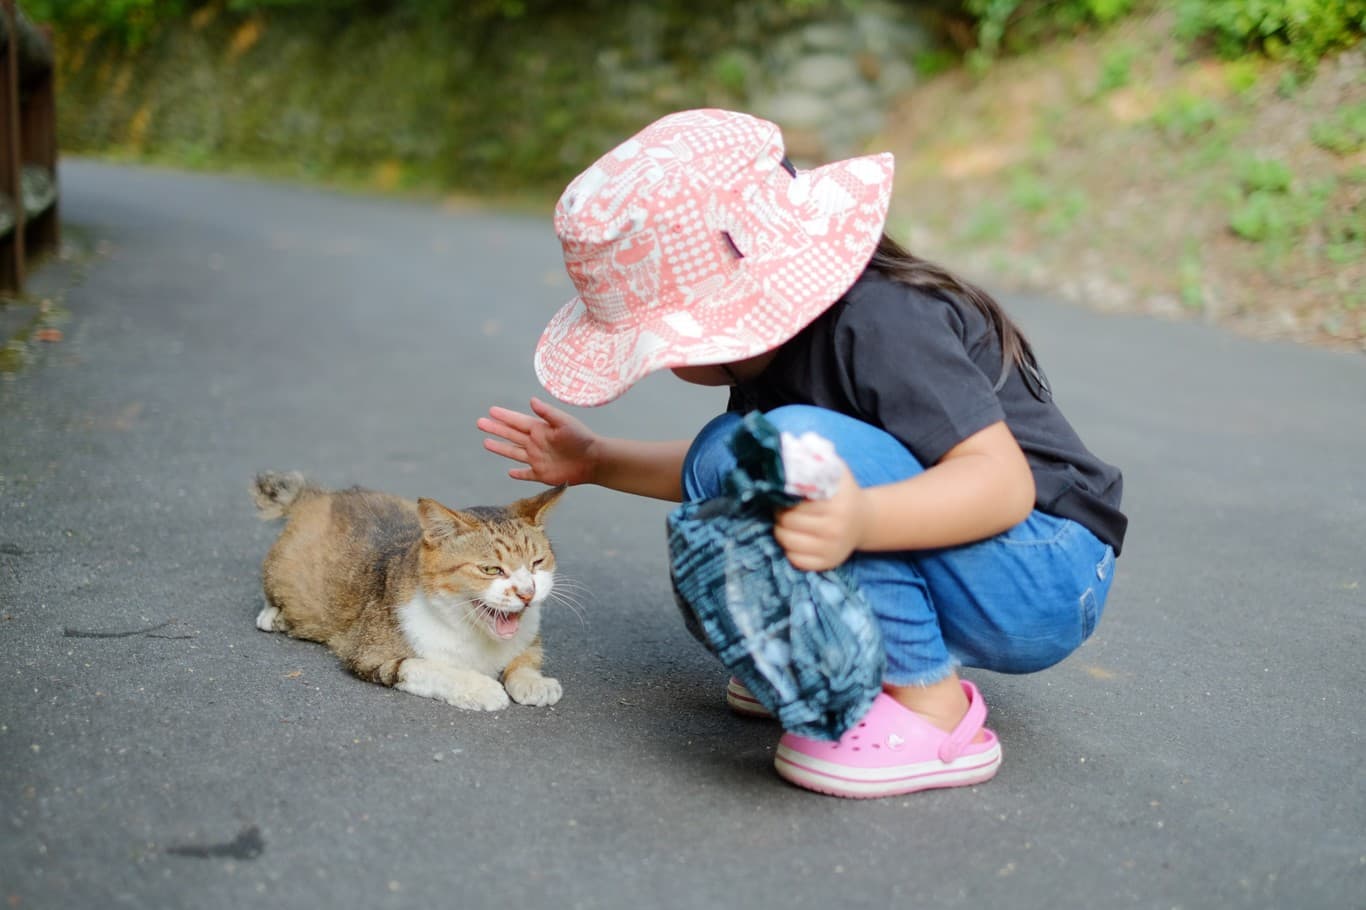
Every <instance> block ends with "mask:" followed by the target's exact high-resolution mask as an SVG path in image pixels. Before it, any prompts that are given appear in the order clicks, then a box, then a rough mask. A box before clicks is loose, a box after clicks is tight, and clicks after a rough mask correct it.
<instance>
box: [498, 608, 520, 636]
mask: <svg viewBox="0 0 1366 910" xmlns="http://www.w3.org/2000/svg"><path fill="white" fill-rule="evenodd" d="M521 624H522V614H520V613H503V612H495V613H494V614H493V632H494V634H495V635H497V636H498V637H499V638H511V637H512V636H514V635H516V634H517V627H518V626H520V625H521Z"/></svg>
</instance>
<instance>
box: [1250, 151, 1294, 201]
mask: <svg viewBox="0 0 1366 910" xmlns="http://www.w3.org/2000/svg"><path fill="white" fill-rule="evenodd" d="M1237 172H1238V183H1239V185H1240V186H1241V187H1242V189H1243V191H1244V192H1246V193H1256V192H1259V191H1264V192H1267V193H1288V192H1290V181H1291V173H1290V168H1289V167H1287V166H1286V164H1285V162H1284V161H1281V160H1279V159H1277V158H1260V157H1255V158H1246V159H1244V160H1243V161H1242V162H1240V163H1239V164H1238V167H1237Z"/></svg>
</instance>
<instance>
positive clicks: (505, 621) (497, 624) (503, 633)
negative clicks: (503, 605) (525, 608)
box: [479, 601, 522, 638]
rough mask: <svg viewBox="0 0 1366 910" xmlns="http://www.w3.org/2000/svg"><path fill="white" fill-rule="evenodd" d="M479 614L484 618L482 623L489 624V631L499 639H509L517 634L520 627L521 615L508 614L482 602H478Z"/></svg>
mask: <svg viewBox="0 0 1366 910" xmlns="http://www.w3.org/2000/svg"><path fill="white" fill-rule="evenodd" d="M479 613H480V615H481V616H483V617H484V621H485V622H487V623H488V624H489V629H491V630H492V631H493V634H494V635H497V636H498V637H499V638H511V637H512V636H514V635H516V634H517V629H518V628H519V627H520V626H521V625H522V614H521V613H520V612H517V613H508V612H507V611H505V610H499V609H496V608H494V607H490V606H489V605H488V604H486V603H484V602H483V601H480V602H479Z"/></svg>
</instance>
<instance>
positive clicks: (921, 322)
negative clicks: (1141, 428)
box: [728, 269, 1128, 553]
mask: <svg viewBox="0 0 1366 910" xmlns="http://www.w3.org/2000/svg"><path fill="white" fill-rule="evenodd" d="M1000 375H1001V346H1000V342H999V340H998V339H997V337H996V333H995V331H994V330H993V328H992V326H991V323H990V322H989V321H988V320H987V318H986V317H985V316H984V315H983V314H982V313H981V312H980V311H979V310H978V309H977V308H976V307H975V306H973V305H972V304H971V303H965V302H959V301H956V300H954V299H952V297H951V295H948V294H945V295H944V296H943V297H940V296H937V295H935V294H933V293H930V292H926V291H922V290H919V289H916V288H912V287H910V286H909V285H906V284H903V283H901V282H899V281H896V280H894V279H892V278H888V277H887V276H885V275H883V274H881V273H879V272H876V271H873V270H872V269H869V270H868V271H866V272H864V274H863V276H862V277H861V278H859V280H858V281H857V282H856V283H855V284H854V286H853V287H852V288H850V289H849V291H848V292H847V293H846V294H845V295H844V296H843V297H842V298H840V299H839V300H838V301H837V302H836V303H835V304H834V305H832V306H831V307H830V308H829V309H828V310H826V311H825V312H824V313H822V314H821V315H820V316H819V317H817V319H816V321H815V322H813V323H811V324H810V325H809V326H807V327H806V328H805V329H803V330H802V331H801V332H800V333H799V334H798V335H797V336H796V337H795V338H793V339H792V340H791V341H789V342H788V343H787V344H785V345H783V347H782V348H781V349H779V352H778V356H777V357H776V358H774V360H773V361H772V363H770V364H769V366H768V368H767V369H765V370H764V372H763V373H762V374H761V375H760V376H758V377H757V378H755V379H754V380H752V381H751V382H746V383H742V384H741V385H738V386H736V387H735V388H734V389H732V390H731V397H730V404H729V406H728V410H730V411H735V412H738V413H747V412H749V411H752V410H756V409H757V410H761V411H768V410H771V409H773V408H776V407H780V406H782V405H785V404H811V405H816V406H818V407H822V408H827V409H829V410H832V411H838V412H840V413H842V414H848V415H849V416H851V417H856V418H858V419H859V420H862V421H863V422H865V423H869V424H872V425H873V426H876V427H881V428H882V429H884V430H886V431H887V432H888V433H890V434H892V435H893V436H895V437H896V438H897V439H898V440H900V441H901V442H902V444H903V445H905V446H906V448H907V449H909V450H910V452H911V454H913V455H914V456H915V457H916V458H917V459H918V460H919V461H920V463H921V464H923V465H925V466H926V467H929V466H930V465H932V464H935V463H936V462H938V461H939V459H940V458H942V457H943V456H944V453H945V452H947V451H949V449H951V448H953V447H954V446H955V445H957V444H958V443H960V442H962V441H963V440H964V439H966V438H967V437H969V436H971V435H972V434H973V433H976V432H977V431H979V430H982V429H985V428H986V427H989V426H991V425H992V424H994V423H996V422H997V421H1000V420H1004V421H1005V422H1006V425H1007V426H1008V427H1009V428H1010V431H1011V432H1012V433H1013V434H1014V435H1015V439H1016V440H1017V441H1018V442H1019V444H1020V448H1021V449H1023V450H1024V454H1025V458H1026V459H1028V461H1029V466H1030V468H1031V470H1032V471H1033V473H1034V487H1035V492H1036V505H1037V507H1038V508H1039V509H1040V510H1042V511H1044V512H1047V513H1049V514H1051V515H1057V516H1060V517H1063V518H1071V519H1073V520H1075V521H1077V522H1079V523H1081V524H1082V525H1083V526H1084V527H1086V528H1087V529H1088V530H1090V531H1091V533H1093V534H1095V535H1096V536H1097V537H1099V538H1100V539H1101V540H1102V541H1104V542H1105V543H1107V544H1109V545H1110V546H1112V547H1113V548H1114V550H1115V552H1116V553H1118V552H1119V551H1120V548H1121V546H1122V544H1123V542H1124V531H1125V528H1126V527H1127V525H1128V519H1127V518H1125V516H1124V514H1123V513H1122V512H1120V511H1119V506H1120V496H1121V493H1122V491H1123V478H1122V477H1121V475H1120V472H1119V469H1117V468H1115V467H1113V466H1112V465H1109V464H1106V463H1105V462H1103V461H1101V460H1100V459H1098V458H1097V457H1096V456H1095V455H1093V454H1091V452H1090V451H1089V450H1087V448H1086V446H1085V445H1083V444H1082V441H1081V439H1080V438H1079V437H1078V436H1077V433H1076V431H1075V430H1073V429H1072V426H1071V425H1070V424H1069V423H1068V422H1067V419H1066V418H1065V417H1063V415H1062V412H1061V411H1059V410H1058V408H1057V406H1056V405H1055V404H1054V403H1053V402H1052V400H1051V398H1050V396H1044V397H1046V398H1050V400H1047V401H1040V400H1039V399H1038V398H1036V397H1035V396H1034V394H1033V393H1032V392H1031V391H1030V389H1029V386H1028V385H1027V384H1026V382H1025V379H1024V376H1023V375H1022V374H1021V372H1020V370H1019V368H1018V367H1017V366H1015V365H1012V366H1011V369H1010V371H1009V373H1008V374H1007V378H1006V381H1005V384H1004V385H1003V386H1002V387H1001V388H1000V390H999V391H998V390H996V389H995V388H994V386H995V385H996V382H997V380H998V379H999V377H1000Z"/></svg>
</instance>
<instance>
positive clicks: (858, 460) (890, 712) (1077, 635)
mask: <svg viewBox="0 0 1366 910" xmlns="http://www.w3.org/2000/svg"><path fill="white" fill-rule="evenodd" d="M891 192H892V157H891V156H890V155H886V154H883V155H873V156H867V157H862V158H855V159H851V160H847V161H839V162H835V163H833V164H829V165H826V166H824V167H819V168H816V169H814V170H810V171H798V170H796V169H795V168H793V167H792V165H791V164H790V163H789V162H788V161H787V159H786V157H785V154H784V146H783V139H782V135H781V134H780V132H779V130H778V128H777V127H776V126H775V125H774V124H772V123H769V122H767V121H764V120H760V119H758V118H755V117H751V116H749V115H746V114H740V113H733V112H729V111H720V110H697V111H684V112H681V113H677V114H672V115H669V116H667V117H664V118H663V119H661V120H659V121H657V122H655V123H653V124H651V125H650V126H649V127H647V128H646V129H644V130H643V131H641V132H640V133H638V134H637V135H636V136H634V137H632V138H631V139H629V140H627V141H626V142H625V143H623V144H622V145H620V146H618V147H617V148H616V149H613V150H612V151H611V152H609V153H608V154H607V155H605V156H603V157H602V158H601V159H599V161H598V162H597V163H595V164H594V165H593V166H592V167H590V168H589V169H588V170H586V171H585V172H584V173H582V174H580V175H579V176H578V177H577V178H576V179H575V180H574V181H573V182H572V183H570V184H569V187H568V188H567V189H566V190H565V192H564V195H563V196H562V197H561V198H560V201H559V204H558V206H557V207H556V212H555V228H556V232H557V233H558V235H559V237H560V241H561V243H562V245H563V247H564V255H565V264H566V267H567V269H568V272H569V275H570V277H571V278H572V279H573V281H574V285H575V287H576V288H577V290H578V292H579V295H578V297H576V298H575V299H574V300H573V301H571V302H570V303H569V304H568V305H566V306H565V307H564V308H563V309H561V310H560V312H559V313H557V314H556V316H555V317H554V319H552V320H551V322H550V325H549V327H548V328H547V329H546V330H545V333H544V334H543V336H542V337H541V341H540V343H539V345H538V346H537V350H536V357H535V366H536V372H537V376H538V377H539V378H540V380H541V382H542V383H543V384H544V385H545V387H546V388H547V389H548V390H549V391H550V392H551V394H553V395H554V396H555V397H557V398H559V399H561V400H562V401H565V402H567V403H570V404H575V405H585V406H595V405H600V404H605V403H607V402H609V401H611V400H613V399H615V398H616V397H618V396H619V395H621V394H622V393H623V392H625V391H626V389H627V388H629V387H630V386H631V385H632V384H633V383H634V382H636V381H637V380H639V379H640V378H641V377H643V376H645V375H646V374H647V373H650V372H652V371H654V370H658V369H670V370H672V372H673V373H674V375H676V376H677V377H678V378H680V379H682V380H684V381H686V382H691V383H697V384H700V385H712V386H728V387H729V388H730V401H729V404H728V406H727V408H726V413H724V414H722V415H721V416H719V417H717V418H715V419H714V420H712V421H711V422H710V423H708V424H707V425H706V426H705V427H703V428H702V430H701V431H700V432H698V433H697V434H696V435H695V436H693V438H692V439H691V440H686V439H685V440H680V441H676V442H637V441H631V440H626V439H612V438H605V437H602V436H598V435H596V434H595V433H593V432H592V431H591V430H589V429H588V428H587V427H586V426H585V425H584V424H583V423H582V422H580V421H579V420H577V419H575V418H574V417H572V416H570V415H568V414H566V413H564V412H562V411H559V410H557V409H556V408H554V407H551V406H550V405H548V404H546V403H544V402H542V401H539V400H537V399H533V400H532V401H531V413H529V414H528V413H523V412H519V411H512V410H508V409H505V408H500V407H494V408H491V409H490V410H489V416H488V417H485V418H481V419H480V420H479V421H478V426H479V429H480V430H482V431H484V432H485V433H487V434H489V435H490V436H491V437H493V438H487V439H485V440H484V446H485V448H487V449H488V450H489V451H491V452H494V453H496V454H499V455H502V456H505V457H507V458H510V459H512V460H513V461H516V462H518V463H519V467H516V468H514V469H512V470H511V471H509V474H510V475H511V476H512V477H514V478H517V479H521V480H535V481H540V482H542V483H546V484H580V483H595V484H599V485H601V486H605V487H609V488H611V489H614V490H622V491H624V492H628V493H636V494H639V495H643V496H652V497H655V498H658V499H665V500H669V501H673V502H678V501H681V500H683V499H684V498H686V499H688V500H696V499H703V498H709V497H712V496H716V495H719V494H720V493H721V492H722V480H723V478H724V477H725V476H726V474H727V473H728V471H729V470H730V469H731V468H732V467H733V466H734V459H733V457H732V456H731V454H730V452H729V450H728V448H727V446H726V442H727V440H728V439H729V437H730V436H731V435H732V434H733V433H734V430H735V428H736V426H737V424H738V422H739V420H740V417H741V415H743V414H745V413H747V412H749V411H751V410H754V409H759V410H761V411H763V412H765V414H766V415H767V416H768V418H769V419H770V420H771V421H772V422H773V423H774V424H775V425H776V426H777V427H778V428H779V429H780V430H783V431H787V432H792V433H794V434H802V433H805V432H815V433H817V434H818V435H820V436H823V437H825V438H827V439H829V440H831V441H832V442H833V443H834V445H835V448H836V450H837V452H838V453H839V455H840V457H841V458H842V460H843V461H844V462H845V464H846V466H847V469H846V470H845V471H844V472H843V479H842V482H841V484H840V486H839V489H838V491H837V492H836V494H835V495H834V496H833V497H831V498H830V499H825V500H813V501H806V502H802V503H800V504H798V505H796V506H794V507H792V508H790V509H787V510H784V511H782V512H781V513H780V514H778V515H777V516H776V518H775V527H774V535H775V537H776V539H777V541H778V543H779V544H780V545H781V546H782V548H783V550H784V551H785V552H786V554H787V556H788V558H789V559H790V560H791V562H792V564H793V565H794V566H796V567H797V568H799V569H805V570H823V569H830V568H833V567H836V566H839V565H841V564H844V563H846V562H848V563H849V564H850V569H851V571H852V572H853V576H854V578H855V580H856V582H857V584H858V585H859V586H860V588H861V589H862V591H863V593H864V594H865V595H866V597H867V600H868V602H869V603H870V604H871V605H872V608H873V610H874V612H875V613H876V615H877V617H878V620H879V623H880V625H881V628H882V632H883V638H884V642H885V646H886V650H887V671H886V677H885V680H884V687H883V688H884V691H883V692H882V693H881V694H880V695H878V697H877V699H876V701H875V702H874V704H873V707H872V709H871V710H870V711H869V713H868V715H867V716H866V717H865V718H864V719H863V721H862V722H860V723H859V724H857V725H855V727H854V728H853V729H851V730H850V731H849V732H847V733H846V734H845V735H844V737H843V738H842V739H841V740H840V741H839V742H836V743H826V742H821V741H817V740H814V739H808V738H805V737H801V736H797V735H795V734H792V733H787V734H785V735H784V736H783V737H782V739H781V740H780V742H779V745H778V750H777V757H776V760H775V761H776V766H777V769H778V771H779V773H780V774H782V775H783V776H784V777H785V778H787V779H788V780H790V781H792V782H794V783H796V784H798V785H800V786H803V787H806V788H808V789H812V790H817V791H820V792H825V793H832V794H836V795H840V796H860V797H862V796H887V795H892V794H899V793H907V792H910V791H913V790H921V789H926V788H929V787H949V786H959V785H964V784H972V783H978V782H981V781H984V780H987V779H989V778H991V777H992V776H993V775H994V774H995V773H996V770H997V768H998V767H999V765H1000V761H1001V751H1000V746H999V744H998V742H997V740H996V737H995V734H993V733H992V732H991V731H990V730H988V729H986V728H985V727H984V726H983V721H984V719H985V717H986V706H985V704H984V703H983V701H982V696H981V694H980V693H979V692H978V691H977V689H976V688H975V687H974V686H973V685H972V684H971V683H970V682H967V681H966V680H962V679H960V678H959V676H958V669H957V668H958V667H959V666H969V667H980V668H984V669H988V670H993V671H996V672H1002V673H1029V672H1033V671H1035V670H1042V669H1043V668H1045V667H1048V666H1050V665H1052V664H1054V663H1056V662H1058V661H1060V660H1062V659H1063V658H1064V657H1066V656H1067V655H1068V654H1070V653H1071V652H1072V651H1073V650H1075V649H1076V648H1077V647H1078V646H1079V645H1080V644H1081V643H1082V642H1083V641H1085V640H1086V638H1087V637H1088V636H1089V635H1090V634H1091V631H1092V629H1093V628H1094V627H1095V624H1096V621H1097V620H1098V619H1099V617H1100V614H1101V610H1102V608H1103V606H1104V603H1105V598H1106V595H1107V594H1108V592H1109V588H1110V583H1111V580H1112V578H1113V569H1114V559H1115V554H1117V553H1118V552H1119V550H1120V547H1121V544H1122V542H1123V539H1124V531H1125V526H1126V519H1125V517H1124V515H1123V514H1122V513H1121V512H1120V511H1119V506H1120V492H1121V478H1120V472H1119V471H1118V470H1116V469H1115V468H1114V467H1111V466H1110V465H1108V464H1106V463H1104V462H1102V461H1101V460H1099V459H1098V458H1096V457H1095V456H1094V455H1092V454H1091V453H1090V452H1089V451H1088V450H1087V449H1086V447H1085V446H1084V445H1083V444H1082V442H1081V440H1080V439H1079V438H1078V437H1077V434H1076V433H1075V432H1074V431H1073V429H1072V427H1071V426H1070V425H1069V424H1068V423H1067V421H1066V419H1064V417H1063V416H1062V414H1061V412H1060V411H1059V410H1058V408H1057V407H1056V406H1055V405H1054V403H1053V401H1052V396H1051V394H1050V390H1049V387H1048V384H1047V382H1046V380H1045V379H1044V376H1043V373H1042V372H1041V370H1040V369H1039V367H1038V365H1037V363H1036V361H1035V358H1034V354H1033V351H1032V350H1031V348H1030V346H1029V344H1028V342H1027V341H1026V340H1025V339H1024V337H1023V336H1022V335H1021V334H1020V333H1019V331H1018V330H1017V329H1016V328H1015V326H1014V325H1013V324H1012V323H1011V321H1010V319H1009V318H1008V317H1007V316H1006V314H1005V313H1004V312H1002V310H1001V309H1000V307H999V306H998V305H997V304H996V302H995V301H993V300H992V299H991V297H989V296H988V295H987V294H986V293H984V292H983V291H981V290H979V289H978V288H976V287H974V286H972V285H971V284H968V283H966V282H963V281H960V280H958V279H956V278H954V277H953V276H952V275H950V274H949V273H947V272H945V271H944V270H942V269H939V268H937V267H935V266H933V265H930V264H929V263H927V262H925V261H923V260H920V259H917V258H916V257H914V256H912V255H911V254H910V253H908V252H907V251H905V250H904V249H902V248H901V247H900V246H898V245H897V244H896V243H895V242H893V241H892V240H891V239H889V238H888V237H887V236H886V235H885V234H884V233H883V225H884V223H885V221H886V217H887V207H888V203H889V200H890V197H891ZM728 700H729V701H730V703H731V705H732V706H733V707H735V708H737V709H739V710H744V709H745V708H746V707H747V706H748V707H751V708H752V707H754V706H757V702H752V701H749V700H747V698H746V693H745V692H744V691H743V690H742V689H741V688H740V687H738V686H737V684H736V682H735V681H732V683H731V687H730V689H729V690H728Z"/></svg>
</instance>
